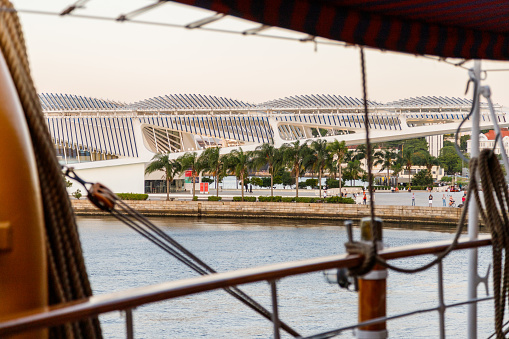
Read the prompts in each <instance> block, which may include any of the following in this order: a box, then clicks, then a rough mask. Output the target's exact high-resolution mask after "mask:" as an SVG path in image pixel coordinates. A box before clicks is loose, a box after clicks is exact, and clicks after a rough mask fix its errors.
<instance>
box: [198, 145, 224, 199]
mask: <svg viewBox="0 0 509 339" xmlns="http://www.w3.org/2000/svg"><path fill="white" fill-rule="evenodd" d="M219 151H220V149H219V147H210V148H207V149H206V150H205V151H203V153H202V154H201V155H200V158H199V159H200V163H201V164H200V168H202V169H203V170H205V171H207V172H208V173H210V174H212V175H213V176H214V178H215V181H216V197H218V196H219V181H220V180H222V174H223V173H224V170H223V167H224V156H221V154H220V152H219Z"/></svg>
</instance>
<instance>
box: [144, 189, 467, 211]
mask: <svg viewBox="0 0 509 339" xmlns="http://www.w3.org/2000/svg"><path fill="white" fill-rule="evenodd" d="M412 193H415V206H428V197H429V193H428V192H426V191H413V192H412ZM412 193H408V192H401V191H400V192H398V193H391V192H388V191H387V192H385V191H380V192H376V193H375V203H376V205H386V206H387V205H391V206H411V205H412ZM322 194H323V192H322ZM444 194H445V196H446V204H447V205H448V204H449V196H451V195H452V197H453V199H454V200H455V201H456V206H458V205H459V204H461V197H462V196H463V192H450V193H441V192H433V193H431V195H432V196H433V204H432V205H433V207H442V206H443V203H442V196H443V195H444ZM196 195H197V196H198V200H207V197H208V196H210V195H216V190H211V191H210V192H209V194H200V193H199V190H197V193H196ZM240 195H241V191H240V190H224V191H220V192H219V196H221V197H223V200H232V198H233V197H234V196H240ZM261 195H263V196H269V195H270V190H253V193H248V192H244V196H254V197H258V196H261ZM274 195H280V196H285V197H294V196H295V190H289V189H288V190H274ZM348 196H349V197H352V195H350V194H349V195H348ZM299 197H318V190H307V189H300V190H299ZM170 198H173V199H178V200H191V198H192V196H191V193H190V192H181V193H171V194H170ZM165 199H166V194H149V200H165Z"/></svg>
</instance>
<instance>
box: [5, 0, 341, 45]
mask: <svg viewBox="0 0 509 339" xmlns="http://www.w3.org/2000/svg"><path fill="white" fill-rule="evenodd" d="M0 11H5V12H18V13H25V14H36V15H48V16H60V13H58V12H51V11H41V10H31V9H18V10H13V9H10V8H5V7H0ZM67 16H69V17H73V18H79V19H90V20H101V21H109V22H128V23H133V24H141V25H149V26H161V27H170V28H186V25H180V24H172V23H166V22H157V21H144V20H124V21H119V20H117V19H118V18H112V17H105V16H100V15H87V14H72V13H71V14H68V15H67ZM196 29H200V30H203V31H208V32H213V33H228V34H238V35H245V34H242V33H243V31H233V30H227V29H220V28H211V27H197V28H196ZM281 29H283V28H281ZM251 36H258V37H261V38H270V39H277V40H286V41H299V42H302V41H301V39H302V38H292V37H287V36H279V35H273V34H264V33H262V34H251ZM322 39H325V38H321V39H320V40H315V41H314V43H318V44H321V45H330V46H343V47H348V46H350V45H348V44H346V43H343V42H340V41H334V40H322Z"/></svg>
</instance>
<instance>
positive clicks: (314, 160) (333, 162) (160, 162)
mask: <svg viewBox="0 0 509 339" xmlns="http://www.w3.org/2000/svg"><path fill="white" fill-rule="evenodd" d="M346 152H347V148H346V145H345V142H344V141H343V142H339V141H334V142H332V143H327V142H326V141H324V140H316V141H313V142H312V143H310V144H308V143H301V142H300V141H296V142H293V143H290V144H284V145H283V146H282V147H281V148H279V149H278V148H276V147H274V146H273V145H271V144H268V143H266V144H262V145H260V146H258V147H257V148H256V149H255V150H254V151H252V152H244V151H243V150H242V149H241V148H239V149H236V150H233V151H232V152H230V153H229V154H224V155H221V154H220V149H219V148H218V147H211V148H207V149H206V150H205V151H203V152H202V153H201V154H200V155H198V154H197V153H196V152H187V153H185V154H184V155H182V156H180V157H179V158H177V159H170V156H169V154H156V155H155V156H154V157H153V159H152V161H151V162H150V163H149V165H148V166H147V168H146V169H145V173H147V174H149V173H153V172H155V171H162V172H163V173H164V178H165V180H166V199H167V200H169V194H170V184H171V183H172V182H173V180H174V179H175V178H176V177H177V176H179V175H181V174H183V173H184V172H185V171H191V177H192V182H193V188H192V194H193V196H195V192H196V191H195V185H194V183H196V178H197V177H198V176H199V174H200V173H208V174H209V175H211V176H213V177H214V178H215V182H216V187H217V183H219V181H220V178H221V177H223V176H225V175H235V176H236V177H237V178H238V179H239V180H240V183H241V187H242V199H244V181H245V180H246V179H247V177H248V173H249V171H252V170H260V169H261V168H265V167H266V168H267V171H268V173H269V175H270V184H271V185H270V187H271V192H270V193H271V196H273V195H274V191H273V186H274V177H275V175H276V174H277V173H278V172H279V171H280V170H281V169H288V170H290V172H291V174H292V175H293V176H294V177H295V185H296V196H297V197H298V196H299V185H298V182H299V177H300V176H301V175H302V174H303V173H304V172H305V171H306V170H312V171H313V172H314V173H318V177H319V182H321V180H322V176H323V175H324V173H325V171H326V170H327V169H330V168H331V167H334V170H333V171H335V170H336V169H337V170H338V171H339V173H340V177H341V163H342V161H343V159H344V156H345V155H346ZM319 186H320V197H321V195H322V190H321V185H319ZM216 194H217V195H218V194H219V192H218V190H217V193H216Z"/></svg>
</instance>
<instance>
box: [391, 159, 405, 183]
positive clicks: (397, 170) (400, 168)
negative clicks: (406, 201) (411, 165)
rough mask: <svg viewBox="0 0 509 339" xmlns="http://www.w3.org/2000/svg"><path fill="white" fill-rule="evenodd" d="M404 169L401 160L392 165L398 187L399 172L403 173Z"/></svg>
mask: <svg viewBox="0 0 509 339" xmlns="http://www.w3.org/2000/svg"><path fill="white" fill-rule="evenodd" d="M402 169H403V166H401V164H400V163H399V162H398V163H396V164H395V165H394V166H392V175H393V176H395V177H396V187H398V179H399V174H400V173H401V170H402Z"/></svg>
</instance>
